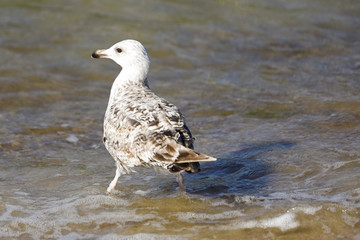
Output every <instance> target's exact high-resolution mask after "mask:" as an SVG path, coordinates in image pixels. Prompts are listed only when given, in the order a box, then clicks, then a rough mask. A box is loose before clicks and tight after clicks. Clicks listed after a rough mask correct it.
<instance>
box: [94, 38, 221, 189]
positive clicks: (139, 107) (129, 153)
mask: <svg viewBox="0 0 360 240" xmlns="http://www.w3.org/2000/svg"><path fill="white" fill-rule="evenodd" d="M92 57H93V58H108V59H111V60H113V61H114V62H116V63H117V64H118V65H120V66H121V71H120V73H119V75H118V76H117V77H116V79H115V81H114V82H113V85H112V87H111V91H110V97H109V102H108V106H107V109H106V112H105V116H104V136H103V142H104V145H105V147H106V149H107V150H108V152H109V153H110V155H111V156H112V157H113V158H114V160H115V163H116V172H115V177H114V179H113V180H112V181H111V183H110V185H109V187H108V188H107V192H108V193H110V192H111V191H112V190H113V189H115V187H116V185H117V182H118V179H119V177H120V175H121V174H126V173H130V172H133V171H134V170H133V169H132V168H133V167H136V166H149V167H150V166H154V167H160V168H165V169H167V170H168V171H169V172H171V173H176V174H177V180H178V182H179V186H180V188H181V189H184V180H183V176H182V175H181V173H182V172H184V171H186V172H188V173H196V172H199V171H200V164H199V162H205V161H215V160H216V158H214V157H210V156H207V155H205V154H202V153H198V152H196V151H194V150H193V149H194V138H193V137H192V135H191V132H190V130H189V128H188V127H187V126H186V124H185V119H184V116H183V115H182V114H181V112H180V111H179V109H178V108H177V107H176V106H175V105H173V104H171V103H169V102H168V101H166V100H165V99H163V98H161V97H158V96H157V95H155V93H154V92H152V91H151V90H150V88H149V84H148V78H147V76H148V72H149V65H150V59H149V56H148V54H147V51H146V48H145V47H144V46H143V45H142V44H141V43H140V42H138V41H136V40H123V41H121V42H118V43H116V44H114V45H113V46H111V47H110V48H108V49H100V50H96V51H95V52H93V54H92Z"/></svg>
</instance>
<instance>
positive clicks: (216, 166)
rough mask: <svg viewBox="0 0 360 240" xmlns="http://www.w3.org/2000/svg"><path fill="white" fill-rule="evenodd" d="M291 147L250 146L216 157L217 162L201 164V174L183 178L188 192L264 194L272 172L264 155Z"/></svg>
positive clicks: (282, 144) (281, 144) (274, 144)
mask: <svg viewBox="0 0 360 240" xmlns="http://www.w3.org/2000/svg"><path fill="white" fill-rule="evenodd" d="M294 145H295V143H292V142H287V141H281V142H266V143H258V144H253V145H250V146H248V147H247V148H244V149H241V150H238V151H234V152H231V153H229V154H227V155H225V156H222V157H219V158H218V160H217V161H216V162H211V163H205V164H202V167H201V172H200V173H198V174H189V175H187V176H186V179H188V180H187V184H186V185H187V187H186V188H187V191H188V192H189V193H192V194H200V195H206V196H221V195H225V194H241V195H255V196H256V195H259V194H264V191H265V189H266V187H267V186H268V183H269V176H270V174H271V173H272V172H273V168H272V164H271V163H270V162H269V161H267V160H266V156H265V155H264V154H266V153H268V152H270V151H278V150H281V149H289V148H291V147H293V146H294ZM191 182H196V184H193V185H192V184H191Z"/></svg>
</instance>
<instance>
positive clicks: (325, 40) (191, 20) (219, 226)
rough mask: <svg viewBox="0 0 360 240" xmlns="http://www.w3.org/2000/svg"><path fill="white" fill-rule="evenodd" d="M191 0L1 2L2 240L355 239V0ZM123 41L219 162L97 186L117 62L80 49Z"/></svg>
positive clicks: (358, 189)
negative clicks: (136, 46) (181, 176)
mask: <svg viewBox="0 0 360 240" xmlns="http://www.w3.org/2000/svg"><path fill="white" fill-rule="evenodd" d="M199 4H201V8H199V7H194V4H193V1H187V0H184V1H181V2H174V1H163V0H151V1H139V2H137V3H136V4H134V3H133V2H132V1H109V0H105V1H82V0H80V1H77V2H74V1H65V2H64V1H61V2H60V1H58V2H55V1H23V0H11V1H10V0H9V1H8V0H5V1H1V3H0V6H1V7H0V29H1V37H0V49H1V58H0V63H1V64H0V86H1V87H0V123H1V124H0V134H1V136H2V137H1V138H0V156H1V157H0V164H1V168H0V200H1V201H0V238H1V239H3V238H4V239H51V238H53V239H130V238H133V239H215V238H216V239H278V238H284V239H324V238H326V239H356V238H358V236H359V232H360V231H359V221H360V214H359V212H360V211H359V207H360V202H359V196H360V185H359V184H360V179H359V176H360V175H359V170H360V161H359V159H360V153H359V149H360V146H359V144H360V139H359V136H360V135H359V129H360V128H359V126H360V117H359V116H360V108H359V97H358V95H359V94H358V93H359V91H360V84H359V81H358V79H359V62H360V57H359V54H358V53H357V51H356V49H358V42H359V40H360V39H359V36H360V28H359V27H358V25H359V24H358V23H359V22H360V21H359V11H358V9H359V7H360V6H359V1H355V0H346V1H342V2H341V4H339V2H338V1H335V0H318V1H307V0H305V1H299V0H294V1H291V2H290V1H281V0H275V1H271V2H269V1H258V0H254V1H232V0H226V1H201V2H199ZM80 9H81V10H80ZM127 38H131V39H137V40H139V41H141V42H142V43H144V45H145V46H146V47H147V50H148V52H149V55H150V57H151V61H152V62H151V72H150V76H149V83H150V86H151V88H152V89H153V90H154V92H155V93H156V94H157V95H159V96H161V97H164V98H165V99H168V100H169V101H170V102H173V103H175V104H176V105H177V106H178V107H179V108H180V109H181V111H182V112H183V114H184V115H185V116H187V119H186V120H187V123H188V124H189V127H190V128H191V130H192V132H193V134H194V136H195V137H196V142H195V149H196V150H197V151H199V152H206V153H209V154H210V155H214V156H217V157H218V159H219V160H218V161H216V162H213V163H206V164H202V166H201V168H202V171H201V172H200V173H199V174H185V185H186V187H187V194H182V193H181V192H179V191H178V190H179V189H178V184H177V183H176V179H175V177H174V176H173V175H171V174H167V173H163V172H157V171H155V170H154V169H145V168H138V169H136V171H137V173H134V174H130V175H124V176H121V177H120V179H119V181H120V182H121V184H119V186H120V188H119V189H117V191H115V192H114V193H113V194H111V195H108V194H106V193H105V191H106V187H107V185H108V184H109V182H110V181H111V179H112V178H113V174H114V172H113V171H114V166H113V160H112V159H111V157H110V156H109V155H108V153H107V152H106V150H105V148H104V146H103V145H102V142H101V136H102V122H103V116H104V111H105V108H106V104H107V100H108V96H109V89H110V88H111V84H112V81H113V79H114V78H115V76H116V75H117V74H118V72H119V71H120V69H119V68H117V67H114V65H113V64H112V63H110V62H106V61H104V62H101V63H96V64H95V63H94V62H93V61H91V59H90V55H91V52H92V50H93V49H95V48H96V47H98V46H104V45H105V46H110V45H111V44H112V43H113V42H117V41H120V40H123V39H127Z"/></svg>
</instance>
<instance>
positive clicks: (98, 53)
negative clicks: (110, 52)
mask: <svg viewBox="0 0 360 240" xmlns="http://www.w3.org/2000/svg"><path fill="white" fill-rule="evenodd" d="M91 57H92V58H106V57H107V54H106V53H105V50H104V49H100V50H96V51H95V52H93V54H91Z"/></svg>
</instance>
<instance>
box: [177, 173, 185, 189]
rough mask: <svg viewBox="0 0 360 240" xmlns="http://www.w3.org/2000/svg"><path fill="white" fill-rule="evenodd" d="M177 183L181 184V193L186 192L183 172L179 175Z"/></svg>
mask: <svg viewBox="0 0 360 240" xmlns="http://www.w3.org/2000/svg"><path fill="white" fill-rule="evenodd" d="M177 181H178V183H179V187H180V191H182V192H185V185H184V177H183V175H182V174H181V172H178V173H177Z"/></svg>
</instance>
